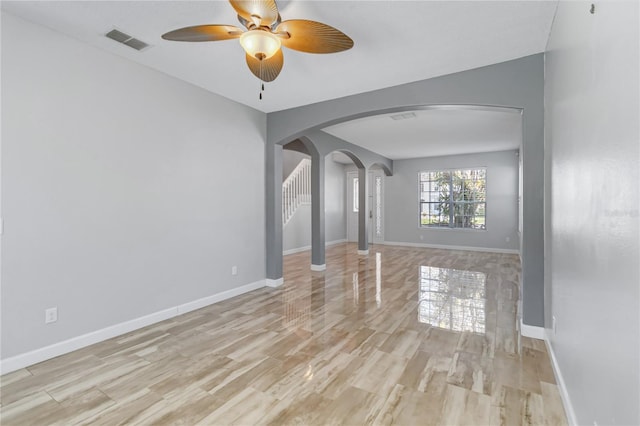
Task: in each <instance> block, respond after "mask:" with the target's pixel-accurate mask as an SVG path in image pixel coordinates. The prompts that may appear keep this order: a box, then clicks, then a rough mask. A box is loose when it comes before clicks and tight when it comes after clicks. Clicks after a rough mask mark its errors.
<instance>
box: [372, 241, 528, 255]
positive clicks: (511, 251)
mask: <svg viewBox="0 0 640 426" xmlns="http://www.w3.org/2000/svg"><path fill="white" fill-rule="evenodd" d="M382 244H385V245H388V246H404V247H423V248H435V249H445V250H464V251H481V252H487V253H504V254H518V255H519V254H520V250H515V249H500V248H491V247H471V246H449V245H443V244H426V243H405V242H399V241H385V242H383V243H382Z"/></svg>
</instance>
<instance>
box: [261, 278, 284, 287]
mask: <svg viewBox="0 0 640 426" xmlns="http://www.w3.org/2000/svg"><path fill="white" fill-rule="evenodd" d="M282 284H284V278H283V277H280V278H278V279H277V280H271V279H269V278H267V280H266V284H265V285H266V286H267V287H280V286H281V285H282Z"/></svg>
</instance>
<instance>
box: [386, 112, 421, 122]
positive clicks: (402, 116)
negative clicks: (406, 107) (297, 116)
mask: <svg viewBox="0 0 640 426" xmlns="http://www.w3.org/2000/svg"><path fill="white" fill-rule="evenodd" d="M415 116H416V113H415V112H405V113H404V114H396V115H390V116H389V117H391V119H392V120H396V121H397V120H408V119H409V118H415Z"/></svg>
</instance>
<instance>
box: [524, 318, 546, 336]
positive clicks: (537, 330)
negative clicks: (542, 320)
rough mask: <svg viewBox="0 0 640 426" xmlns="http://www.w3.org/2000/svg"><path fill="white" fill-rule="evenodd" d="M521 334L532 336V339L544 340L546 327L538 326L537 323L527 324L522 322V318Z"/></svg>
mask: <svg viewBox="0 0 640 426" xmlns="http://www.w3.org/2000/svg"><path fill="white" fill-rule="evenodd" d="M520 334H522V335H523V336H525V337H531V338H532V339H540V340H544V338H545V335H544V327H536V326H535V325H527V324H525V323H523V322H522V318H520Z"/></svg>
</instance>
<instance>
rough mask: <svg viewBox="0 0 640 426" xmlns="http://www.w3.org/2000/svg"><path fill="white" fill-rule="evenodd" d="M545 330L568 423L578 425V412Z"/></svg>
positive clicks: (545, 337) (548, 350) (545, 338)
mask: <svg viewBox="0 0 640 426" xmlns="http://www.w3.org/2000/svg"><path fill="white" fill-rule="evenodd" d="M543 330H544V342H545V344H546V345H547V352H548V353H549V358H551V366H552V367H553V374H554V375H555V376H556V382H557V383H558V389H559V390H560V397H561V398H562V404H563V405H564V411H565V413H566V414H567V422H568V423H569V425H571V426H577V425H578V419H577V418H576V412H575V411H574V410H573V405H572V404H571V399H570V398H569V392H567V386H566V384H565V382H564V378H563V377H562V372H561V371H560V366H559V365H558V359H557V358H556V354H555V352H553V346H552V345H551V342H550V340H549V335H548V330H546V329H543Z"/></svg>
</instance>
